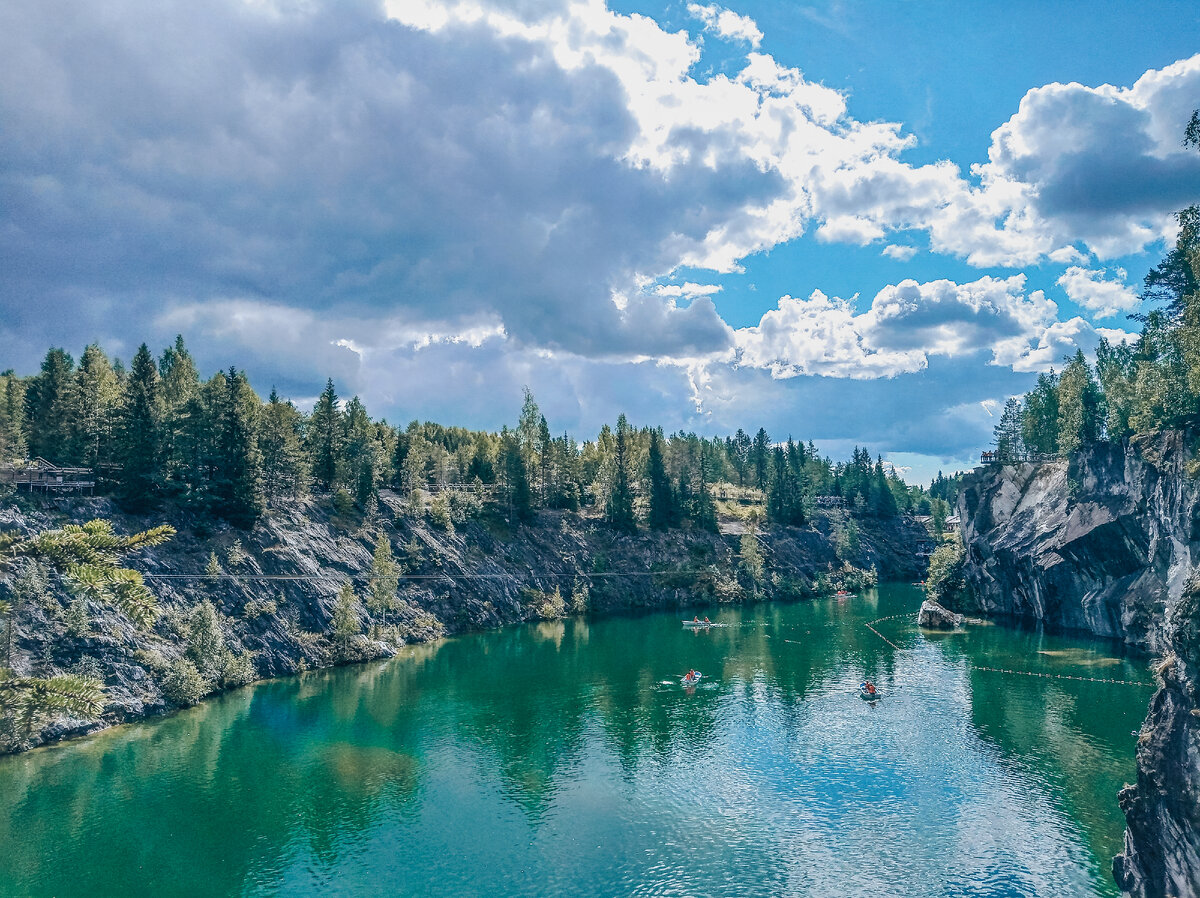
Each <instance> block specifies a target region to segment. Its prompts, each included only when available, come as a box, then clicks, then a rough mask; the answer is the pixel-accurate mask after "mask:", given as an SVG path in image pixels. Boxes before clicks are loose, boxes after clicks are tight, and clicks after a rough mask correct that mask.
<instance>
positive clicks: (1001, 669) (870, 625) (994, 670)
mask: <svg viewBox="0 0 1200 898" xmlns="http://www.w3.org/2000/svg"><path fill="white" fill-rule="evenodd" d="M910 616H911V613H904V614H891V615H888V616H887V617H879V618H876V619H875V620H873V621H871V622H870V623H867V624H865V625H864V626H865V627H866V628H867V629H868V630H870V631H871V632H872V633H874V634H875V635H876V636H878V637H879V638H880V639H882V640H883V641H884V642H886V643H887V644H888V645H890V646H891V647H892V648H893V649H895V650H896V651H897V652H900V651H903V649H901V648H900V646H898V645H896V643H894V642H892V641H891V640H890V639H888V638H887V637H886V636H884V635H883V634H882V633H880V632H879V631H878V630H876V629H875V624H881V623H883V622H884V621H888V620H896V619H897V618H901V617H903V618H907V617H910ZM916 660H917V661H918V662H920V663H925V664H931V663H933V662H932V661H930V660H929V659H925V658H917V659H916ZM968 667H970V668H971V670H982V671H986V672H988V673H1003V674H1016V675H1018V676H1022V677H1041V678H1043V679H1047V680H1076V681H1082V682H1084V683H1109V684H1112V685H1115V686H1140V687H1142V688H1143V689H1154V688H1155V686H1154V684H1153V683H1143V682H1141V681H1140V680H1112V679H1106V678H1104V677H1080V676H1073V675H1071V674H1055V673H1041V672H1039V671H1036V670H1010V669H1008V668H1005V667H984V666H983V665H981V664H968Z"/></svg>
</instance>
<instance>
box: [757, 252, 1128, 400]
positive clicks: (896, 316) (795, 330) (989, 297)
mask: <svg viewBox="0 0 1200 898" xmlns="http://www.w3.org/2000/svg"><path fill="white" fill-rule="evenodd" d="M1057 313H1058V307H1057V305H1056V304H1055V303H1054V302H1053V301H1051V300H1049V299H1047V298H1046V296H1045V294H1044V293H1042V291H1040V290H1035V291H1033V292H1032V293H1028V294H1027V293H1026V292H1025V276H1024V275H1014V276H1013V277H1010V278H992V277H984V278H980V279H979V280H977V281H972V282H970V283H966V284H958V283H955V282H953V281H948V280H937V281H930V282H928V283H924V284H919V283H917V282H916V281H913V280H905V281H901V282H900V283H899V284H894V285H889V286H887V287H884V288H883V289H882V290H880V291H879V292H878V293H877V294H876V295H875V297H874V299H872V301H871V306H870V308H869V309H868V310H867V311H865V312H862V313H861V314H860V313H856V312H855V310H854V304H853V302H852V301H845V300H840V299H830V298H829V297H828V296H826V295H825V294H824V293H822V292H821V291H819V290H818V291H815V292H814V293H813V294H812V295H811V296H810V297H809V298H808V299H795V298H793V297H791V296H784V297H782V298H781V299H780V300H779V304H778V307H777V308H775V309H772V310H771V311H769V312H767V313H766V314H765V315H763V317H762V320H761V321H760V322H759V324H758V325H756V326H754V327H747V328H741V329H739V330H737V331H736V332H735V334H734V341H735V343H736V346H737V349H736V359H737V362H738V364H739V365H742V366H746V367H753V368H762V369H765V370H767V371H770V372H771V375H772V376H773V377H775V378H788V377H796V376H799V375H813V374H817V375H823V376H828V377H841V378H850V379H855V380H862V379H873V378H878V377H895V376H897V375H900V374H909V373H913V372H917V371H921V370H923V369H925V368H926V367H928V365H929V360H930V358H931V357H933V356H944V357H946V358H956V357H967V356H976V357H979V356H982V357H983V358H985V359H986V360H988V361H989V362H990V363H991V364H993V365H1001V366H1009V367H1015V368H1017V369H1018V370H1022V371H1029V370H1034V369H1035V367H1036V365H1037V364H1038V363H1039V361H1040V360H1041V359H1042V357H1043V356H1044V355H1045V353H1047V352H1053V351H1056V350H1063V351H1065V349H1066V348H1068V347H1069V348H1071V349H1072V350H1073V349H1074V348H1075V347H1076V346H1080V347H1082V348H1084V349H1085V351H1087V352H1091V351H1093V350H1094V348H1095V344H1096V342H1098V340H1099V337H1098V336H1096V335H1097V333H1099V332H1098V331H1096V330H1095V329H1093V328H1091V326H1090V325H1088V324H1087V323H1086V322H1084V321H1083V320H1082V319H1075V321H1077V322H1079V324H1080V325H1083V327H1078V326H1076V327H1074V328H1073V329H1063V328H1061V327H1059V325H1060V324H1061V323H1060V322H1058V321H1057V317H1056V316H1057ZM1106 333H1110V334H1117V333H1120V334H1124V332H1123V331H1108V332H1106ZM1073 341H1074V342H1073ZM1039 347H1041V349H1039Z"/></svg>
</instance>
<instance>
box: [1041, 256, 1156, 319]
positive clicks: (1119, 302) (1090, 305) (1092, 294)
mask: <svg viewBox="0 0 1200 898" xmlns="http://www.w3.org/2000/svg"><path fill="white" fill-rule="evenodd" d="M1107 274H1108V270H1107V269H1105V268H1101V269H1099V270H1098V271H1096V270H1090V269H1086V268H1080V267H1079V266H1078V265H1072V266H1071V267H1070V268H1068V269H1067V270H1066V271H1065V272H1063V274H1062V276H1061V277H1059V279H1058V281H1057V282H1056V283H1057V284H1058V286H1060V287H1062V288H1063V291H1064V292H1065V293H1066V294H1067V298H1068V299H1070V300H1071V301H1072V302H1073V303H1075V304H1076V305H1079V306H1082V307H1083V308H1085V309H1088V310H1090V311H1091V312H1093V313H1094V314H1095V316H1096V317H1097V318H1112V317H1114V316H1116V315H1119V314H1121V313H1122V312H1132V311H1133V310H1134V309H1136V308H1137V307H1138V303H1139V302H1141V300H1140V299H1138V295H1137V294H1136V293H1134V292H1133V290H1132V289H1131V288H1130V287H1129V285H1128V284H1126V283H1125V276H1126V275H1125V269H1123V268H1117V269H1116V270H1115V271H1114V274H1116V276H1117V280H1115V281H1112V280H1108V279H1107V278H1106V275H1107Z"/></svg>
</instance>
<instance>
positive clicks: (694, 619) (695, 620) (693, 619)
mask: <svg viewBox="0 0 1200 898" xmlns="http://www.w3.org/2000/svg"><path fill="white" fill-rule="evenodd" d="M692 623H693V624H698V623H700V618H699V616H696V617H693V618H692Z"/></svg>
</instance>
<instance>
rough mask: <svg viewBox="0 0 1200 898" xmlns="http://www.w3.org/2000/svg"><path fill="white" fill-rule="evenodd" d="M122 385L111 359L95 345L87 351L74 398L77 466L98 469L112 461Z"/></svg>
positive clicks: (73, 443)
mask: <svg viewBox="0 0 1200 898" xmlns="http://www.w3.org/2000/svg"><path fill="white" fill-rule="evenodd" d="M120 400H121V385H120V382H119V381H118V380H117V375H116V373H115V372H114V371H113V369H112V365H111V364H110V363H109V361H108V356H106V355H105V354H104V351H103V350H102V349H101V348H100V347H99V346H97V345H96V344H95V343H93V344H91V345H90V346H88V347H87V348H86V349H85V350H84V351H83V357H82V358H81V359H80V360H79V370H78V371H76V372H75V383H74V389H73V390H72V395H71V417H70V428H71V431H70V432H71V451H70V452H69V453H68V458H69V459H70V460H71V461H72V462H75V463H76V464H82V465H87V466H88V467H90V468H95V467H96V466H97V465H99V464H101V463H103V462H107V461H110V460H111V458H112V442H113V440H112V437H113V433H114V431H115V430H116V427H117V407H118V405H119V403H120Z"/></svg>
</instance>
